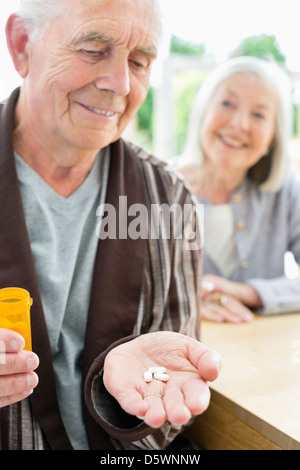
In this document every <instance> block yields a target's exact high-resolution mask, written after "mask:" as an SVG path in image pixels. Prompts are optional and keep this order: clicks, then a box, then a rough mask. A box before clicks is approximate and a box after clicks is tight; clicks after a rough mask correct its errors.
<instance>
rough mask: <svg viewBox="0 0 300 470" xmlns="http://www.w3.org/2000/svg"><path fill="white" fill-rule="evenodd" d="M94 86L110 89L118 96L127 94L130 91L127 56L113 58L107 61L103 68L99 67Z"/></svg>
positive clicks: (100, 88)
mask: <svg viewBox="0 0 300 470" xmlns="http://www.w3.org/2000/svg"><path fill="white" fill-rule="evenodd" d="M95 86H96V87H97V88H98V89H99V90H106V91H110V92H112V93H115V94H116V95H119V96H126V95H128V93H129V92H130V71H129V64H128V60H127V58H126V59H125V58H122V59H119V58H115V59H114V60H111V61H108V63H107V64H106V66H105V68H104V67H100V72H99V74H98V77H97V78H96V80H95Z"/></svg>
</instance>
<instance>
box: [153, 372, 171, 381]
mask: <svg viewBox="0 0 300 470" xmlns="http://www.w3.org/2000/svg"><path fill="white" fill-rule="evenodd" d="M154 378H155V379H157V380H162V381H163V382H166V381H167V380H169V376H168V374H162V373H161V372H155V374H154Z"/></svg>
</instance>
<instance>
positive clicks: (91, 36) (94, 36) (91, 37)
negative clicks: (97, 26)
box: [74, 31, 157, 59]
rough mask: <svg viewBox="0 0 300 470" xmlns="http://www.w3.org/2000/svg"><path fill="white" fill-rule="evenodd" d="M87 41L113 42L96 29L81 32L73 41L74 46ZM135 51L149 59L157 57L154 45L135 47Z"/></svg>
mask: <svg viewBox="0 0 300 470" xmlns="http://www.w3.org/2000/svg"><path fill="white" fill-rule="evenodd" d="M88 42H96V43H97V42H98V43H101V44H103V43H110V42H113V39H111V38H109V37H107V36H105V35H104V34H101V33H99V32H97V31H90V32H87V33H83V34H82V35H81V36H79V37H78V38H77V39H75V41H74V43H75V46H80V45H82V44H85V43H88ZM136 51H137V52H140V53H141V54H144V55H147V56H148V57H150V58H151V59H156V58H157V48H156V47H137V48H136Z"/></svg>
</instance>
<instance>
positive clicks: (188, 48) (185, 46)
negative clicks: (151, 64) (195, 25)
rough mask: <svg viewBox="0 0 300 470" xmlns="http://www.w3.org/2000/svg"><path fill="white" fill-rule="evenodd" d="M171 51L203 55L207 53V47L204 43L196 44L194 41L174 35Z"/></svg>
mask: <svg viewBox="0 0 300 470" xmlns="http://www.w3.org/2000/svg"><path fill="white" fill-rule="evenodd" d="M170 52H171V53H175V54H183V55H193V56H200V57H202V56H203V55H204V54H205V52H206V49H205V45H204V44H194V43H193V42H190V41H185V40H184V39H181V38H179V37H177V36H172V38H171V45H170Z"/></svg>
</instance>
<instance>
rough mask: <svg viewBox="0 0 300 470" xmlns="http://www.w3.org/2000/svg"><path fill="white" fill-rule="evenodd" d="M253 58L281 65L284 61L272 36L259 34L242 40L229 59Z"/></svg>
mask: <svg viewBox="0 0 300 470" xmlns="http://www.w3.org/2000/svg"><path fill="white" fill-rule="evenodd" d="M243 55H244V56H254V57H258V58H260V59H264V60H275V61H276V62H279V63H281V64H284V63H285V61H286V58H285V56H284V55H283V53H282V52H281V50H280V46H279V44H278V42H277V39H276V37H275V36H274V35H267V34H264V33H262V34H259V35H257V36H250V37H248V38H245V39H243V40H242V41H241V42H240V44H239V45H238V47H237V48H236V49H235V50H234V51H233V53H232V54H231V57H238V56H243Z"/></svg>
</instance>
